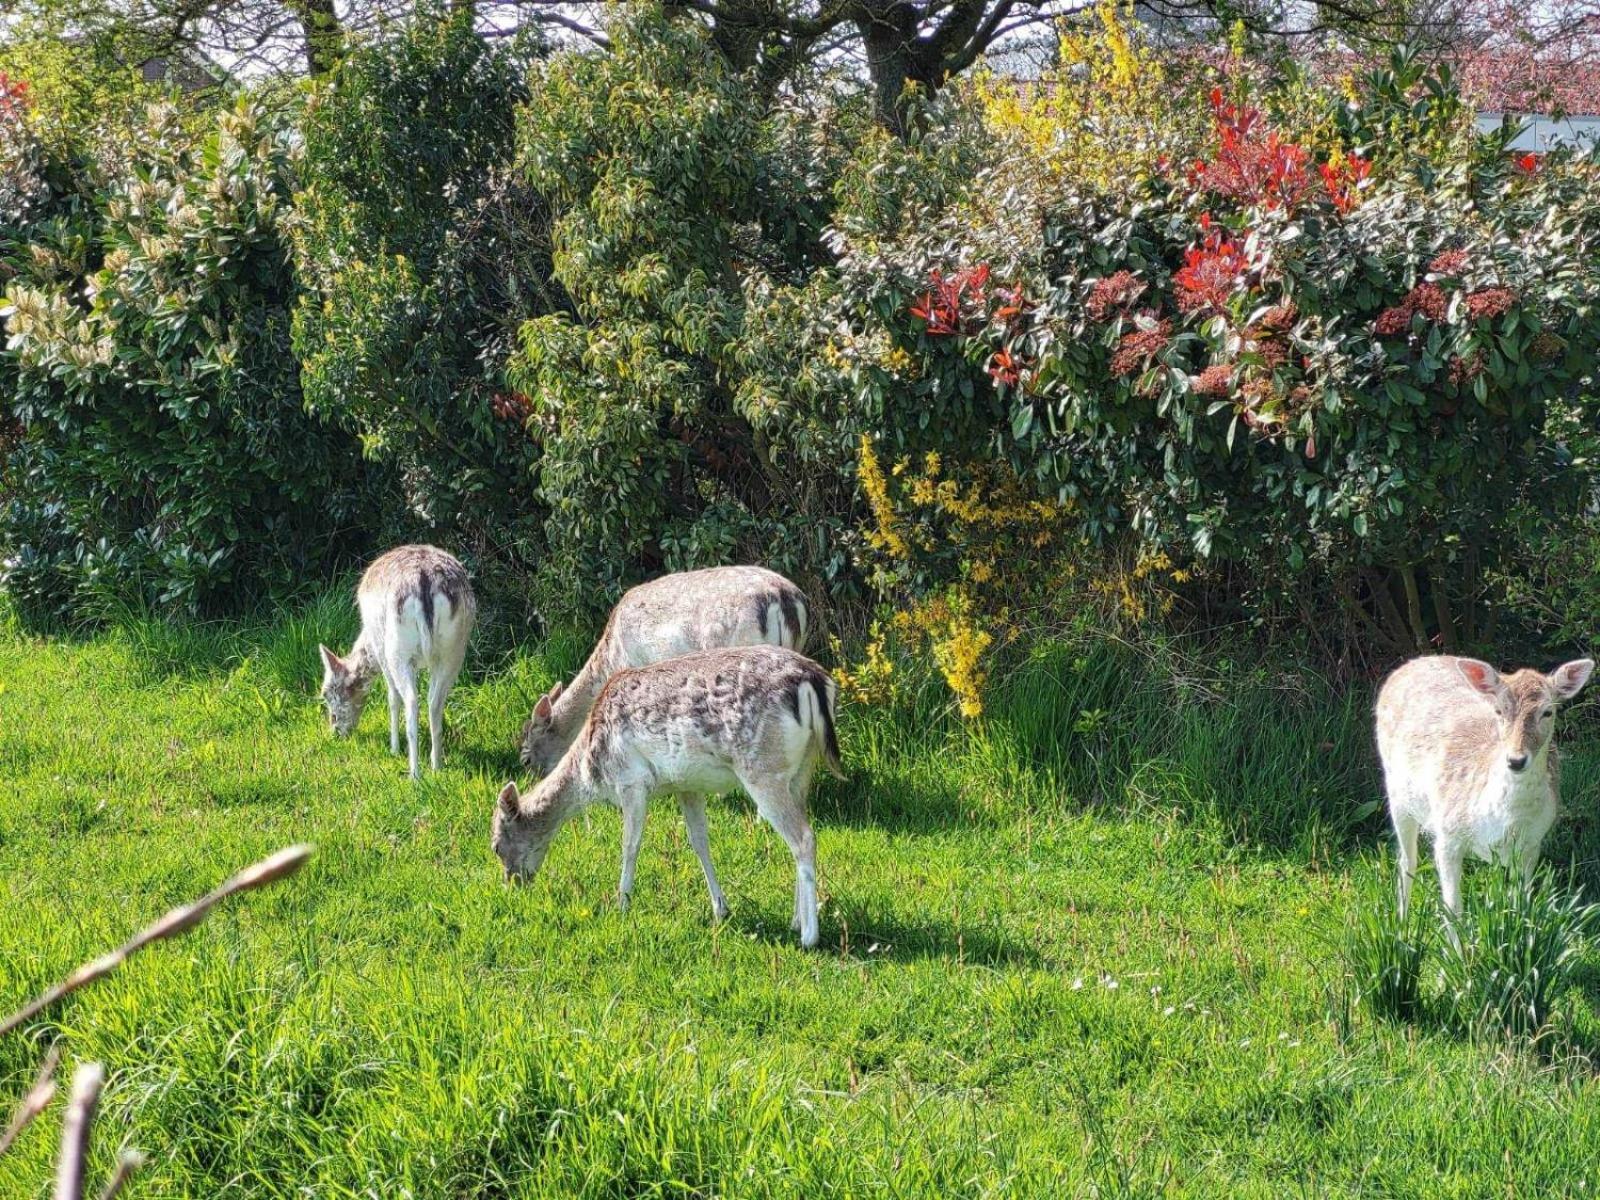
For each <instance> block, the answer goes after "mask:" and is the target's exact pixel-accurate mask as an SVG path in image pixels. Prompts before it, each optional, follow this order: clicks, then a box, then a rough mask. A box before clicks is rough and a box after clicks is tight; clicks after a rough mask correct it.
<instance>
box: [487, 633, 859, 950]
mask: <svg viewBox="0 0 1600 1200" xmlns="http://www.w3.org/2000/svg"><path fill="white" fill-rule="evenodd" d="M836 691H837V689H836V687H835V685H834V682H833V680H832V679H831V678H829V676H828V673H827V672H826V671H824V670H823V669H822V668H821V667H819V666H818V665H817V664H816V663H814V662H812V661H811V660H810V659H809V658H806V657H804V656H803V655H800V654H796V653H795V652H794V651H792V650H785V649H783V648H781V647H778V646H747V647H739V648H734V649H725V650H703V651H700V652H698V653H695V654H686V655H683V656H682V657H679V658H673V659H669V660H668V661H666V662H663V663H656V664H654V665H651V666H647V667H635V668H628V669H624V670H622V671H618V672H617V673H616V674H615V675H613V676H612V677H611V679H610V680H609V681H608V682H607V683H606V685H605V687H604V688H603V689H601V692H600V696H599V698H598V699H597V700H596V701H595V703H594V707H593V708H592V709H591V710H590V712H589V716H588V719H587V720H586V721H585V722H584V724H583V728H582V729H581V730H580V731H579V733H578V736H577V739H576V740H575V741H574V742H573V744H572V746H571V747H570V748H569V749H568V750H567V752H566V754H565V755H564V756H563V757H562V758H561V761H560V762H558V763H557V764H556V767H555V769H554V770H553V771H551V772H550V773H549V774H548V775H546V776H545V777H544V778H543V779H542V780H540V781H539V783H538V784H537V785H536V786H535V787H534V789H533V790H532V791H531V792H529V793H528V794H527V795H526V796H523V795H520V794H519V793H518V791H517V785H516V784H515V783H514V782H513V783H507V784H506V785H505V787H504V788H502V789H501V791H500V797H499V801H498V803H497V804H496V805H495V811H494V820H493V824H492V832H491V839H490V843H491V845H492V846H493V848H494V852H495V854H496V855H498V856H499V858H500V862H501V864H502V865H503V866H504V867H505V872H506V878H507V879H515V880H527V879H531V878H532V877H533V876H534V875H535V874H536V873H537V872H538V870H539V867H540V866H541V865H542V864H543V862H544V858H545V855H546V854H547V853H548V852H549V850H550V843H551V841H552V840H553V839H554V837H555V835H556V832H557V831H558V830H559V829H560V828H561V826H562V824H563V823H564V822H565V821H566V820H567V819H568V818H570V817H571V816H573V814H575V813H576V812H578V810H579V809H581V808H583V807H585V806H586V805H589V804H593V803H595V802H596V801H604V802H605V803H607V804H613V805H615V806H616V807H617V808H619V809H620V810H621V811H622V882H621V884H620V886H619V888H618V895H619V902H620V903H621V905H622V907H623V908H626V907H627V904H628V901H629V898H630V897H631V895H632V893H633V875H634V863H635V861H636V860H637V859H638V855H639V844H640V841H641V840H642V839H643V837H644V819H645V805H646V802H647V801H648V800H649V799H650V797H651V796H654V795H660V794H663V793H675V794H676V795H677V797H678V803H679V805H680V806H681V807H682V809H683V823H684V825H685V826H686V827H687V828H688V832H689V844H690V845H691V846H693V847H694V852H695V854H696V855H697V856H698V857H699V859H700V866H701V867H702V868H703V869H704V871H705V877H706V886H707V887H708V888H709V889H710V891H711V911H712V915H713V916H714V918H715V919H716V920H719V921H720V920H722V919H723V918H724V917H725V916H727V913H728V902H727V900H726V899H725V898H724V897H723V894H722V889H721V888H720V887H719V886H718V885H717V875H716V872H715V871H714V870H713V869H712V866H711V847H710V842H709V837H708V832H707V828H706V799H705V798H706V794H707V793H710V792H722V791H727V790H729V789H731V788H733V787H735V786H738V787H742V788H743V789H744V790H745V792H746V793H748V794H749V796H750V799H751V800H753V801H754V802H755V806H756V811H757V812H758V813H760V814H761V816H762V817H763V818H765V820H766V821H767V823H768V824H769V825H771V826H772V827H773V828H774V829H776V830H777V831H778V836H779V837H781V838H783V840H784V842H785V843H786V844H787V845H788V847H789V851H790V853H792V854H793V855H794V861H795V886H794V919H793V922H792V928H794V929H795V930H797V931H798V932H799V934H800V944H801V945H802V946H808V947H809V946H815V945H816V944H817V860H816V839H815V837H814V836H813V834H812V832H811V824H810V822H809V821H808V820H807V819H806V794H807V792H808V791H809V789H810V786H811V776H812V773H813V771H814V770H815V768H816V765H817V760H818V759H819V758H820V759H821V760H822V761H823V762H824V763H825V764H826V765H827V767H828V769H829V770H830V771H831V772H832V773H833V774H834V775H838V776H840V777H841V778H842V777H843V776H842V775H841V774H840V769H839V742H838V738H837V735H836V733H835V730H834V701H835V698H836Z"/></svg>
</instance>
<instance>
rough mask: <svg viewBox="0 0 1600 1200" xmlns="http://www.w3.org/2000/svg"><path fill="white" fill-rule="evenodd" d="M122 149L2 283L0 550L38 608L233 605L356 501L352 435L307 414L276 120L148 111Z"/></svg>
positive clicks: (12, 584)
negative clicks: (10, 433)
mask: <svg viewBox="0 0 1600 1200" xmlns="http://www.w3.org/2000/svg"><path fill="white" fill-rule="evenodd" d="M128 155H129V160H130V162H129V166H128V169H127V170H126V171H125V172H119V173H115V174H107V175H103V176H99V177H97V176H92V175H91V176H90V177H89V184H90V185H91V190H90V193H89V195H88V196H87V197H84V198H81V199H80V201H79V202H78V203H77V204H76V205H74V206H73V207H72V208H71V209H70V210H69V211H67V212H66V213H65V214H64V215H62V216H60V217H58V218H56V219H55V220H53V221H52V222H47V223H45V224H43V225H42V226H36V227H35V229H34V230H33V231H32V235H31V237H32V240H31V242H30V243H29V244H27V245H25V246H24V247H22V252H21V254H19V257H20V258H22V261H23V263H24V265H25V266H26V272H25V274H23V275H22V276H20V277H18V278H15V279H13V280H12V281H11V283H10V285H9V287H8V289H7V292H6V301H7V304H8V306H9V308H10V310H11V311H10V316H9V320H8V323H7V329H8V332H9V334H10V340H9V344H8V358H9V364H10V369H11V370H12V371H14V372H15V375H14V379H15V392H14V395H13V396H11V397H8V398H7V399H8V407H9V411H10V413H11V415H12V417H13V419H14V420H15V421H16V422H17V423H18V424H19V425H20V427H21V432H20V436H19V437H18V438H17V442H16V445H15V448H14V450H13V453H12V457H11V463H10V466H9V468H8V477H9V486H10V488H11V491H12V495H11V497H10V500H9V502H8V504H7V506H6V508H5V510H4V512H3V514H0V560H5V561H7V564H8V565H7V567H6V578H5V582H6V586H7V588H8V590H9V591H11V592H12V594H13V596H14V597H15V598H16V599H17V600H18V602H19V605H20V607H21V608H22V609H23V610H24V611H25V612H26V613H28V614H29V615H32V616H34V617H46V616H52V615H65V614H74V615H91V616H92V615H95V614H96V612H97V611H101V610H103V609H104V608H105V607H106V606H108V605H113V604H116V603H120V602H133V603H136V604H141V605H145V604H148V605H150V606H152V607H156V608H161V609H177V610H184V611H190V612H197V611H204V610H209V609H214V608H218V607H222V606H232V605H235V604H237V603H238V602H239V601H240V599H241V598H242V597H244V596H247V595H250V594H252V593H255V592H257V591H260V590H263V589H268V590H282V589H286V588H289V587H292V586H295V585H297V584H298V583H300V582H301V581H302V580H303V579H304V578H305V576H306V575H307V573H309V572H312V571H314V570H316V569H318V568H319V567H321V565H322V564H323V562H324V561H325V560H326V558H327V557H328V555H329V554H330V553H332V552H333V551H334V550H335V549H336V548H337V546H338V544H339V542H340V539H341V536H342V535H343V534H344V533H345V532H346V531H348V530H350V529H351V528H352V526H354V525H356V524H357V522H358V521H359V519H360V517H361V515H362V512H361V504H360V498H361V491H360V479H359V476H358V475H357V473H356V472H355V470H354V467H355V465H356V456H355V447H354V446H353V444H352V443H351V442H350V441H349V440H348V439H346V438H344V437H342V436H340V435H339V434H337V433H336V432H334V431H332V430H330V429H329V428H327V427H326V426H325V425H324V424H323V423H322V422H320V421H318V420H316V419H314V418H312V417H309V416H308V415H307V414H306V412H305V410H304V408H303V406H302V404H301V400H300V390H299V386H298V381H297V372H296V367H295V362H294V357H293V355H292V353H291V351H290V346H289V312H290V304H291V302H292V299H293V293H294V286H293V280H292V277H291V274H290V271H289V264H288V260H287V255H286V253H285V248H284V245H283V241H282V239H281V236H280V220H281V217H282V213H283V208H284V205H285V204H286V202H287V200H288V197H289V194H290V186H289V185H290V181H289V162H290V156H291V146H290V141H289V138H288V137H287V136H286V130H285V129H284V128H283V127H282V126H281V125H280V124H279V123H277V122H276V121H274V120H273V119H272V118H270V117H268V116H267V115H266V114H265V113H264V112H263V111H262V110H261V109H259V108H257V107H255V106H253V105H251V104H250V103H248V102H240V103H239V104H238V105H236V106H234V107H232V108H230V109H227V110H223V111H220V112H218V113H217V114H216V116H215V117H214V118H210V119H208V120H207V121H206V123H205V129H204V132H203V133H202V134H200V135H199V136H193V135H191V134H190V133H189V132H188V131H187V130H186V129H185V126H184V123H183V121H182V120H181V119H180V117H179V114H177V113H176V112H174V111H173V110H171V109H169V108H157V109H154V110H152V112H151V115H150V118H149V120H148V123H147V125H146V127H145V128H144V129H143V130H142V131H141V137H140V138H139V140H138V143H137V145H136V146H135V148H133V149H132V150H131V151H129V152H128Z"/></svg>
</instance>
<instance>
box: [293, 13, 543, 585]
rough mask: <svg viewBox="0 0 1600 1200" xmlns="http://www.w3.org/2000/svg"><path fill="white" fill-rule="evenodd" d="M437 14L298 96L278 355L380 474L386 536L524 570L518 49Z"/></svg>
mask: <svg viewBox="0 0 1600 1200" xmlns="http://www.w3.org/2000/svg"><path fill="white" fill-rule="evenodd" d="M451 11H452V13H453V15H446V14H445V13H444V12H443V11H442V10H440V9H436V8H432V7H428V6H424V7H423V8H422V9H421V10H420V11H419V12H417V13H416V14H414V15H413V16H412V17H411V19H409V20H408V21H407V22H406V23H405V24H404V25H403V26H400V27H398V28H396V29H395V30H393V31H391V32H390V33H389V34H388V35H387V36H385V37H384V38H383V39H382V40H379V41H377V42H375V43H373V44H371V45H368V46H364V47H362V48H360V49H358V50H355V51H353V52H352V53H351V54H350V55H348V56H347V57H346V58H345V59H344V60H343V61H342V62H341V64H340V65H339V67H338V69H337V70H336V71H335V72H334V73H333V75H332V76H331V78H330V79H328V80H327V81H326V82H324V83H322V84H320V85H319V86H318V87H317V89H316V90H315V91H314V92H313V94H312V96H311V99H310V101H309V103H308V105H307V109H306V114H305V118H304V121H303V134H304V139H305V154H304V159H303V162H302V165H301V176H302V179H303V187H302V188H301V190H300V192H299V193H298V194H297V196H296V198H295V205H296V211H295V214H294V217H293V219H292V222H291V229H292V232H293V241H294V250H295V269H296V272H297V282H298V284H299V285H300V287H301V288H302V289H303V295H302V297H301V299H300V302H299V304H298V305H297V306H296V308H295V312H294V347H295V351H296V353H297V354H298V355H299V356H300V359H301V384H302V386H303V387H304V389H305V396H306V402H307V404H308V405H309V406H310V407H311V409H312V411H314V412H316V413H319V414H322V415H324V416H326V417H327V418H328V419H329V420H332V421H334V422H336V423H338V424H339V425H340V426H342V427H344V428H348V429H350V430H352V431H353V432H355V433H356V434H358V435H359V436H360V439H361V444H362V447H363V448H364V450H365V452H366V454H367V455H368V456H369V457H371V458H372V459H374V460H376V461H378V462H381V463H383V464H385V465H386V466H388V467H389V468H391V469H392V471H393V475H394V481H395V484H396V486H397V487H398V489H399V491H400V493H401V496H400V502H399V503H396V504H393V505H392V506H391V507H390V511H387V512H385V513H384V514H382V517H383V518H385V519H386V520H387V521H388V522H389V524H388V527H387V528H386V529H385V535H386V536H387V537H388V538H390V539H395V538H400V537H407V536H420V535H422V534H424V533H427V532H429V531H434V530H438V531H441V532H440V534H439V536H441V537H446V538H448V539H450V540H451V541H452V543H453V544H456V545H458V546H461V547H462V548H463V549H468V550H472V551H475V552H476V553H477V555H478V556H479V557H483V556H487V555H490V554H491V553H492V554H496V555H498V556H499V558H500V559H501V560H502V561H505V562H507V563H512V564H522V565H524V566H526V564H527V563H529V562H531V561H535V560H536V559H537V557H538V552H539V549H540V539H541V524H542V517H543V511H542V506H541V505H540V504H539V502H538V499H537V496H536V495H535V491H534V482H535V480H534V474H533V471H534V467H535V465H536V463H537V460H538V453H537V446H536V444H535V442H534V440H533V439H532V438H531V437H530V435H529V432H528V431H527V430H526V429H524V427H523V424H522V420H521V418H522V417H523V416H524V409H525V402H524V401H522V399H521V398H520V397H518V396H514V395H510V394H508V393H509V389H508V388H507V387H506V385H505V383H504V381H503V379H502V376H501V370H502V367H503V365H504V362H505V359H506V356H507V355H508V353H509V352H510V348H511V340H512V334H513V332H514V331H515V329H516V327H517V324H518V323H519V322H520V321H521V320H522V319H524V318H526V317H528V316H530V315H533V314H536V313H540V312H544V311H548V310H549V309H550V308H552V307H554V306H556V305H558V304H559V298H556V297H552V295H551V294H550V292H549V288H548V286H547V284H548V279H549V273H550V264H549V248H548V238H547V234H546V232H545V225H546V223H547V220H548V218H547V216H546V213H545V208H544V204H543V202H542V201H541V199H540V198H539V196H538V195H537V193H535V192H533V191H531V190H530V189H528V188H527V187H526V186H524V185H522V184H521V183H520V182H519V181H517V180H516V178H515V177H514V176H512V175H511V174H510V173H509V171H508V167H509V162H510V158H511V153H512V132H513V113H514V111H515V106H516V104H517V103H518V101H519V100H520V99H522V97H523V96H524V87H523V83H522V79H523V73H524V69H525V66H526V62H527V59H528V56H529V53H530V47H528V46H525V45H522V44H521V43H517V44H513V45H510V46H507V45H504V44H499V43H497V44H490V43H488V42H486V41H485V40H484V39H483V38H481V37H479V36H477V34H476V33H474V31H473V29H472V17H471V12H470V10H469V9H464V8H460V7H459V6H457V7H454V8H453V9H452V10H451ZM531 49H536V47H533V48H531Z"/></svg>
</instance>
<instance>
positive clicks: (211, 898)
mask: <svg viewBox="0 0 1600 1200" xmlns="http://www.w3.org/2000/svg"><path fill="white" fill-rule="evenodd" d="M311 850H312V848H311V847H310V846H305V845H300V846H290V847H288V848H287V849H285V850H280V851H278V852H277V853H276V854H274V855H272V856H271V857H270V858H265V859H262V860H261V861H260V862H258V863H256V864H255V866H253V867H246V868H245V869H244V870H243V871H240V872H239V873H238V874H237V875H235V876H234V877H233V878H232V879H229V880H228V881H227V882H226V883H224V884H222V886H220V887H218V888H217V889H216V890H215V891H212V892H209V893H207V894H206V895H204V896H202V897H201V898H200V899H199V900H196V901H195V902H194V903H193V904H190V905H187V906H184V907H181V908H175V909H173V910H172V911H171V912H169V913H167V915H166V916H164V917H162V918H161V919H160V920H159V921H157V922H156V923H155V924H154V925H151V926H150V927H149V928H148V929H146V930H144V931H143V932H142V933H139V934H136V935H135V936H134V937H133V938H131V939H130V940H129V941H128V942H127V943H126V944H125V945H123V946H122V947H121V948H119V949H117V950H113V951H112V952H111V953H110V954H106V955H102V956H101V957H100V958H97V959H95V960H94V961H93V962H89V963H85V964H84V965H83V966H81V967H79V968H78V969H77V970H76V971H74V972H73V973H72V974H71V975H70V976H68V977H67V979H66V981H65V982H63V983H60V984H58V985H56V986H55V987H54V988H51V989H50V991H48V992H46V993H45V994H44V995H43V996H40V997H39V998H38V999H37V1000H35V1001H34V1002H33V1003H31V1004H29V1005H28V1006H27V1007H26V1008H24V1009H22V1010H21V1011H19V1012H17V1013H14V1014H12V1015H11V1016H10V1017H8V1018H6V1020H5V1022H4V1024H0V1037H4V1036H5V1035H6V1034H8V1033H10V1032H12V1031H13V1030H15V1029H16V1028H18V1027H19V1026H21V1025H24V1024H26V1023H27V1022H29V1021H31V1020H33V1018H34V1017H36V1016H38V1015H39V1014H40V1013H41V1012H43V1011H44V1010H45V1009H47V1008H49V1007H50V1006H51V1005H52V1004H55V1003H57V1002H58V1001H60V1000H63V999H65V998H66V997H67V996H70V995H71V994H72V993H73V992H75V991H77V990H78V989H79V988H81V987H84V986H86V985H88V984H91V983H93V982H94V981H95V980H97V979H104V978H105V977H106V976H107V975H109V974H111V972H113V971H115V970H116V969H117V968H118V967H120V966H121V965H122V964H123V963H124V962H126V961H127V960H128V959H129V958H130V957H131V956H132V955H134V954H137V953H138V952H139V951H140V950H143V949H144V948H145V947H146V946H148V945H149V944H150V943H151V942H157V941H160V940H162V939H163V938H169V937H172V936H174V935H175V934H179V933H183V932H184V931H185V930H188V929H193V928H194V927H195V926H196V925H198V924H199V923H200V922H201V921H203V920H205V919H206V917H207V916H209V915H210V913H211V910H212V909H213V908H215V907H216V906H217V905H218V904H219V903H221V902H222V901H223V900H226V899H227V898H228V897H229V896H232V895H234V894H235V893H237V892H246V891H249V890H250V889H252V888H258V887H263V886H265V885H266V884H269V883H276V882H277V881H278V880H280V879H284V878H286V877H288V876H290V875H293V874H294V873H295V872H296V871H298V870H299V869H300V868H301V867H303V866H305V863H306V860H307V859H308V858H310V857H311Z"/></svg>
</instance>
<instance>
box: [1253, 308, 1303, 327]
mask: <svg viewBox="0 0 1600 1200" xmlns="http://www.w3.org/2000/svg"><path fill="white" fill-rule="evenodd" d="M1299 315H1300V314H1299V313H1298V312H1297V311H1296V310H1295V307H1294V305H1293V304H1292V303H1289V304H1279V305H1276V306H1274V307H1272V308H1269V309H1267V311H1266V312H1264V313H1262V314H1261V320H1260V321H1259V322H1258V323H1257V327H1258V328H1260V329H1262V330H1264V331H1266V332H1267V333H1268V334H1279V333H1288V332H1289V330H1291V329H1293V328H1294V323H1295V319H1296V318H1297V317H1298V316H1299Z"/></svg>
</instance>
